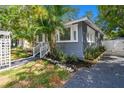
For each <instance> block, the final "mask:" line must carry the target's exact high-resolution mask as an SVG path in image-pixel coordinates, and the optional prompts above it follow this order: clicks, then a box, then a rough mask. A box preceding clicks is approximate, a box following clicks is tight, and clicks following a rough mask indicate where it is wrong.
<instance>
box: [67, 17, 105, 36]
mask: <svg viewBox="0 0 124 93" xmlns="http://www.w3.org/2000/svg"><path fill="white" fill-rule="evenodd" d="M81 21H83V22H85V23H86V24H87V25H89V26H90V27H92V28H93V29H95V30H96V31H98V32H100V33H101V34H103V35H104V33H103V32H102V30H101V29H100V28H99V27H98V26H97V25H96V24H95V23H94V22H93V21H92V20H91V19H89V18H88V17H83V18H80V19H77V20H73V21H70V22H67V23H66V24H65V25H71V24H75V23H78V22H81Z"/></svg>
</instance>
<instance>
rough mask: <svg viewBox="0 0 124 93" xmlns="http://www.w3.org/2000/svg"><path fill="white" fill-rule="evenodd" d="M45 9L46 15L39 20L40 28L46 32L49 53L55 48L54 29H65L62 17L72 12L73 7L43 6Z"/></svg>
mask: <svg viewBox="0 0 124 93" xmlns="http://www.w3.org/2000/svg"><path fill="white" fill-rule="evenodd" d="M44 7H45V9H46V10H47V17H46V18H43V19H42V21H41V26H42V30H43V31H44V33H46V34H48V41H49V45H50V49H51V53H52V52H53V51H54V50H55V48H56V31H63V30H65V28H64V24H63V21H64V20H63V17H64V16H67V14H69V13H72V12H74V9H73V8H71V7H69V6H59V5H57V6H44Z"/></svg>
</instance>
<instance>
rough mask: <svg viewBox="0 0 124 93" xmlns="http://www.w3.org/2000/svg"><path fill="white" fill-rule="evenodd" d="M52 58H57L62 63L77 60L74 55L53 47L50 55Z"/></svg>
mask: <svg viewBox="0 0 124 93" xmlns="http://www.w3.org/2000/svg"><path fill="white" fill-rule="evenodd" d="M51 56H52V58H53V59H56V60H59V61H61V62H62V63H66V62H77V61H78V58H77V57H76V56H73V55H72V56H68V55H66V54H65V53H63V52H62V51H61V50H58V49H55V50H54V52H53V54H52V55H51Z"/></svg>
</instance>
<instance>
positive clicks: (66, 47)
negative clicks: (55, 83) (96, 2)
mask: <svg viewBox="0 0 124 93" xmlns="http://www.w3.org/2000/svg"><path fill="white" fill-rule="evenodd" d="M65 27H66V28H67V30H66V31H64V33H60V31H57V32H56V42H57V48H58V49H60V50H62V51H63V52H64V53H65V54H67V55H69V56H72V55H73V56H76V57H78V58H79V59H83V58H84V51H85V49H86V48H87V47H94V46H95V47H96V46H100V45H101V44H102V43H101V41H102V39H103V35H104V34H103V32H102V31H101V30H100V29H99V28H98V27H97V26H96V24H94V23H93V22H92V21H91V20H90V19H89V18H88V17H84V18H81V19H78V20H74V21H70V22H68V23H66V24H65ZM37 42H46V39H45V35H44V34H42V36H39V37H38V38H37ZM39 47H40V46H39ZM34 50H38V45H37V47H36V49H34ZM39 51H40V50H38V51H37V52H36V54H37V53H38V52H39ZM34 53H35V52H34ZM41 53H42V52H41Z"/></svg>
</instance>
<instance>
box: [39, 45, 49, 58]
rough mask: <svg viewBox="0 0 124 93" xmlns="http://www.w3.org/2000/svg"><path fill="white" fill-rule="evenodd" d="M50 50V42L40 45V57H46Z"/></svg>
mask: <svg viewBox="0 0 124 93" xmlns="http://www.w3.org/2000/svg"><path fill="white" fill-rule="evenodd" d="M48 52H49V45H48V43H41V47H40V58H42V57H44V56H45V55H46V54H47V53H48Z"/></svg>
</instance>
